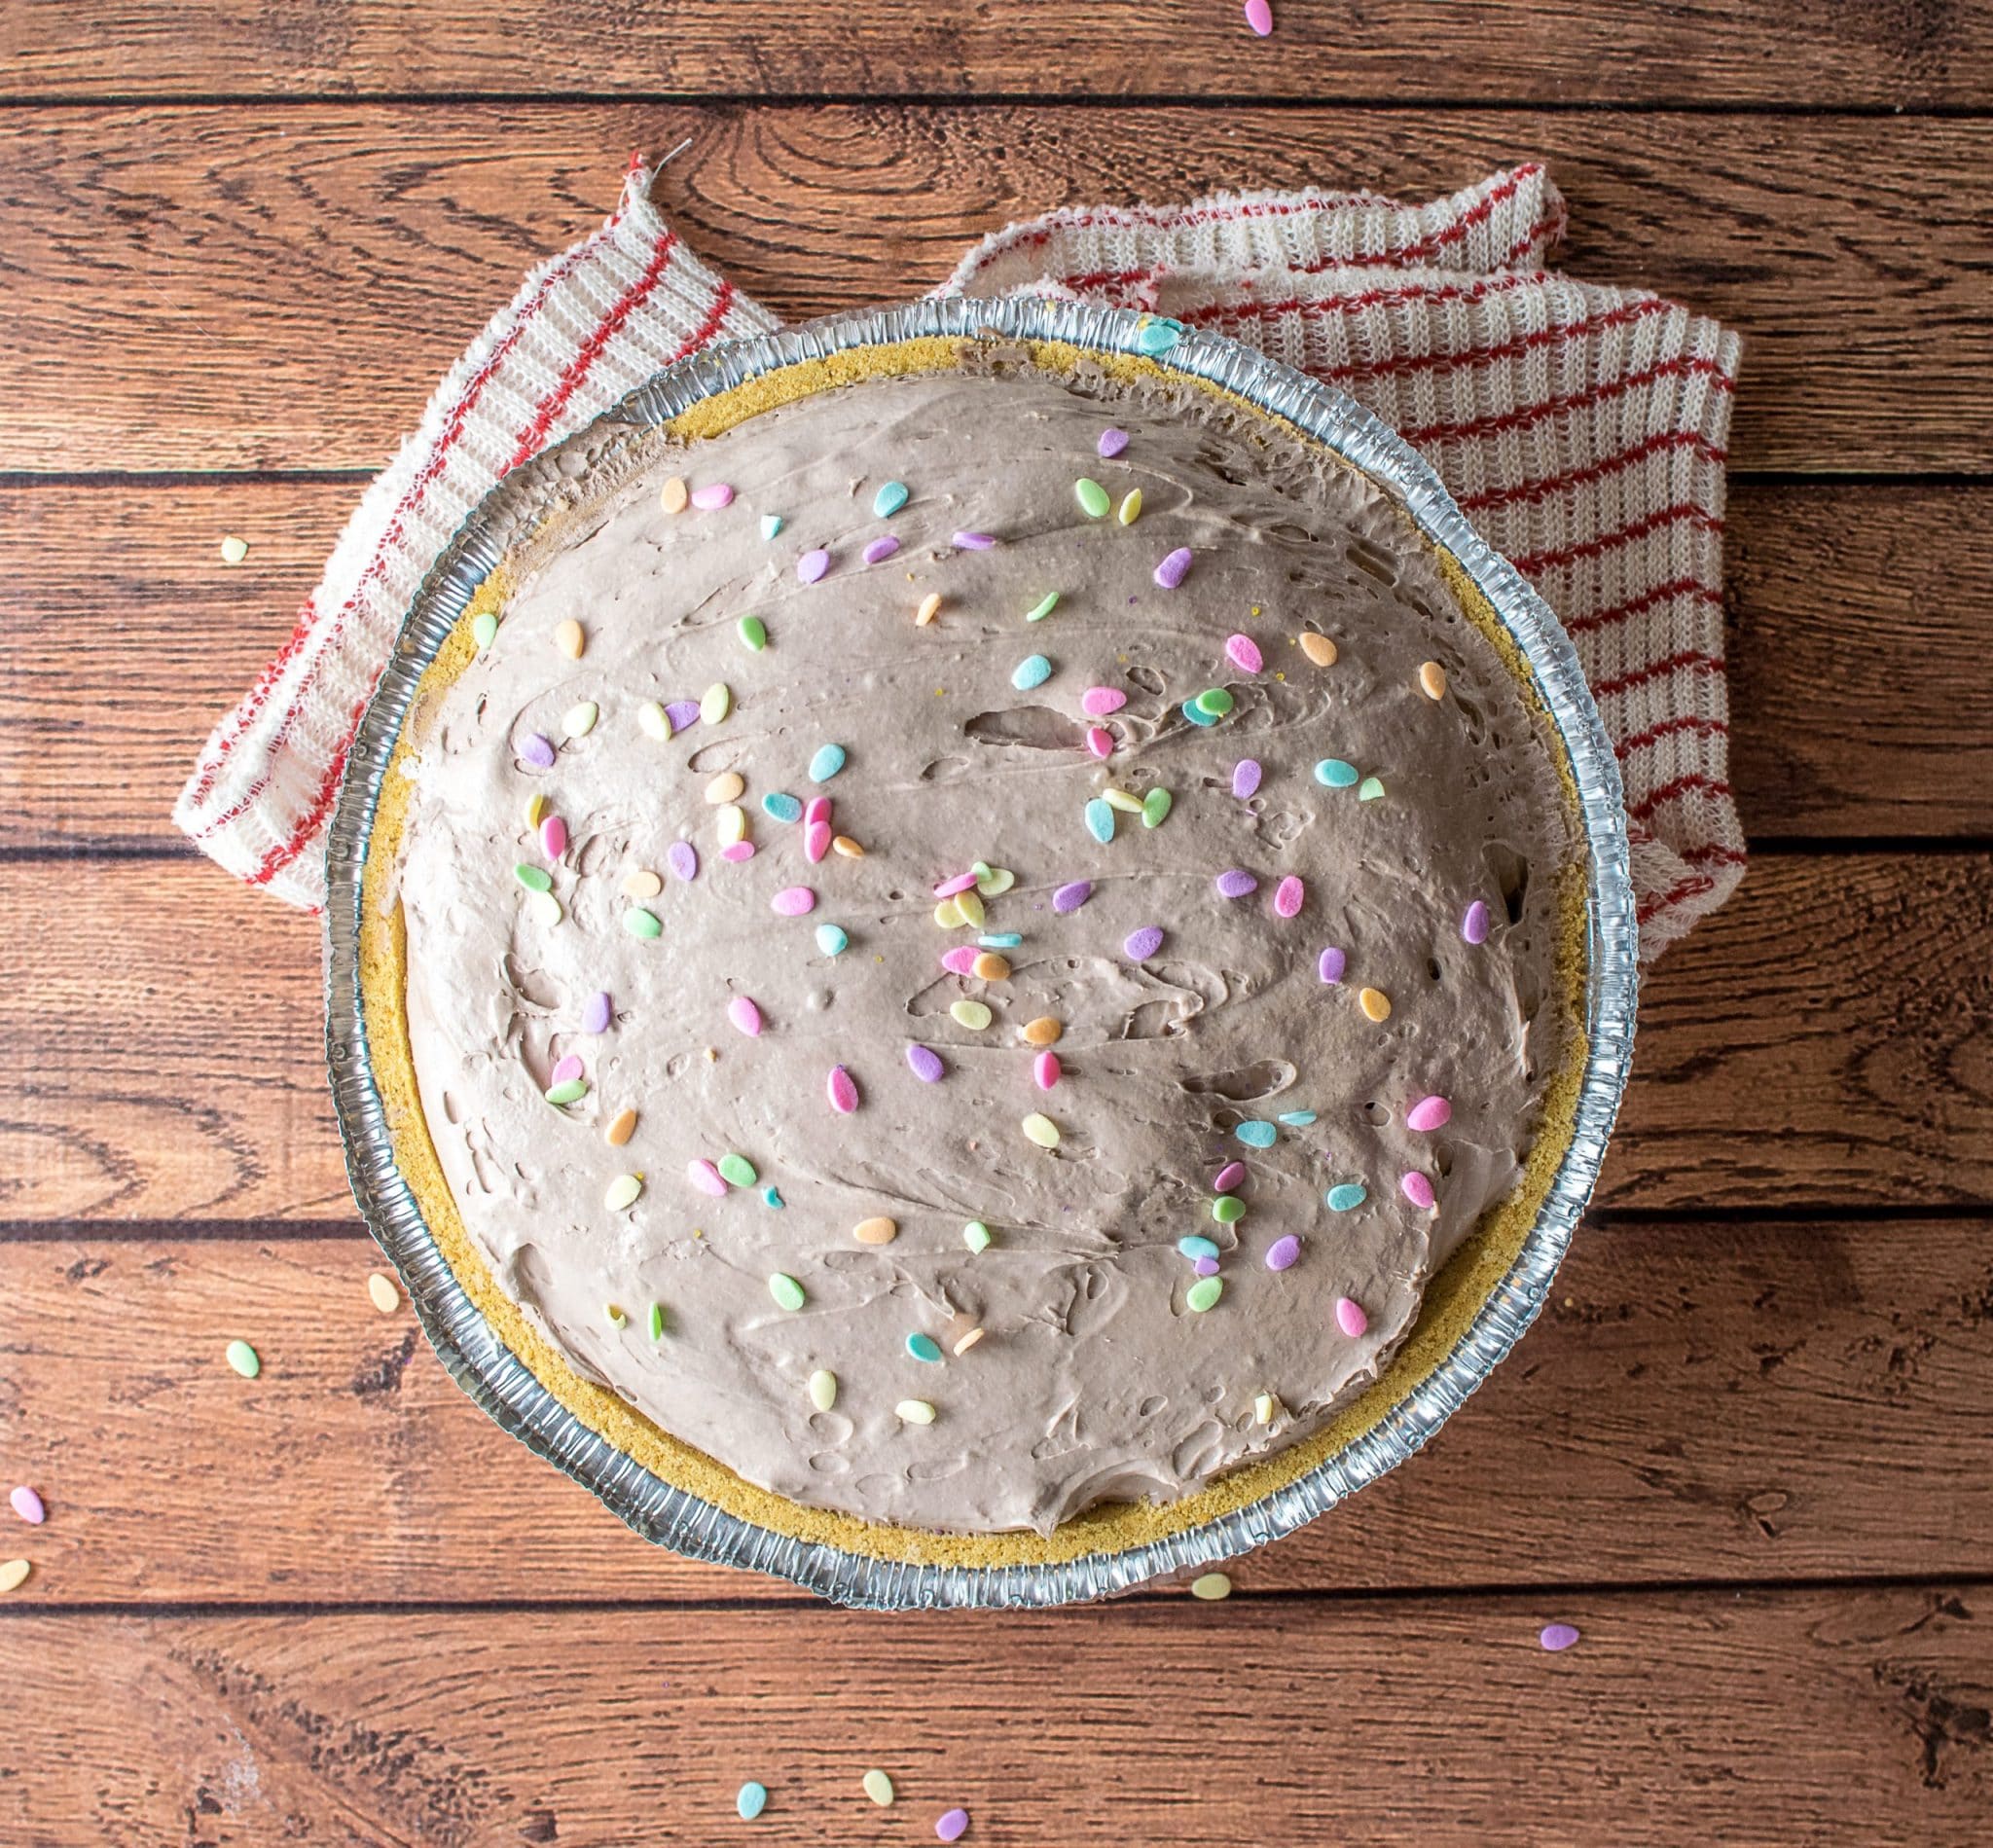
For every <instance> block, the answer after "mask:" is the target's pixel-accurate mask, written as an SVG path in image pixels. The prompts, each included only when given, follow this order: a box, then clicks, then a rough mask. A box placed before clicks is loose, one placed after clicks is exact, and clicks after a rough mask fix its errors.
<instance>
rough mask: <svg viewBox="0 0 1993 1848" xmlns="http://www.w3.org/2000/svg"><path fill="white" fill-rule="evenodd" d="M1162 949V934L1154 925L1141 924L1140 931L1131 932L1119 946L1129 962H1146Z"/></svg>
mask: <svg viewBox="0 0 1993 1848" xmlns="http://www.w3.org/2000/svg"><path fill="white" fill-rule="evenodd" d="M1162 947H1163V933H1162V932H1161V931H1160V930H1159V929H1158V928H1157V927H1156V926H1155V925H1154V924H1143V925H1142V926H1141V929H1140V930H1131V931H1130V932H1129V933H1128V937H1127V940H1126V941H1125V942H1124V943H1123V944H1122V945H1121V949H1122V951H1123V953H1124V954H1125V955H1126V956H1127V958H1128V960H1129V961H1131V962H1146V961H1147V960H1149V958H1150V957H1152V956H1154V955H1155V953H1156V952H1157V951H1158V950H1160V949H1161V948H1162Z"/></svg>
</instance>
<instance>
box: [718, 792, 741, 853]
mask: <svg viewBox="0 0 1993 1848" xmlns="http://www.w3.org/2000/svg"><path fill="white" fill-rule="evenodd" d="M712 823H713V832H714V833H716V834H717V835H718V836H719V837H720V846H721V847H723V848H726V847H738V846H739V845H740V844H741V843H742V842H743V841H744V840H745V839H746V838H747V812H746V811H745V810H744V809H743V808H742V807H741V805H740V804H739V803H737V802H723V803H721V804H720V806H719V813H718V814H717V815H714V816H713V818H712Z"/></svg>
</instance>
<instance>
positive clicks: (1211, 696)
mask: <svg viewBox="0 0 1993 1848" xmlns="http://www.w3.org/2000/svg"><path fill="white" fill-rule="evenodd" d="M1192 704H1193V705H1194V706H1195V707H1197V709H1198V710H1199V711H1200V712H1202V713H1203V714H1204V715H1205V716H1206V717H1207V718H1223V717H1224V715H1225V714H1226V713H1227V712H1229V711H1230V710H1231V709H1232V692H1231V689H1230V688H1229V687H1206V688H1205V690H1204V691H1203V692H1202V693H1200V694H1199V695H1198V696H1197V698H1196V699H1195V700H1194V701H1193V702H1192Z"/></svg>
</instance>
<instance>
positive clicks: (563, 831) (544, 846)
mask: <svg viewBox="0 0 1993 1848" xmlns="http://www.w3.org/2000/svg"><path fill="white" fill-rule="evenodd" d="M540 852H542V853H544V854H545V855H546V856H547V857H548V858H549V859H550V860H558V859H559V858H560V857H561V855H562V854H563V853H564V852H567V823H566V822H564V821H563V820H562V819H561V817H560V816H559V815H548V816H547V817H546V818H545V819H544V820H542V821H541V823H540Z"/></svg>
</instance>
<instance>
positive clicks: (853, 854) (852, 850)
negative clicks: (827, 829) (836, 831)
mask: <svg viewBox="0 0 1993 1848" xmlns="http://www.w3.org/2000/svg"><path fill="white" fill-rule="evenodd" d="M830 851H831V852H833V853H842V854H843V855H844V856H845V858H846V859H848V860H861V859H863V858H864V857H865V850H864V849H863V848H862V847H860V846H859V845H858V844H857V842H855V841H854V840H852V837H851V836H850V835H849V834H840V835H838V836H837V837H836V838H835V839H834V840H832V842H831V844H830Z"/></svg>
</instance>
